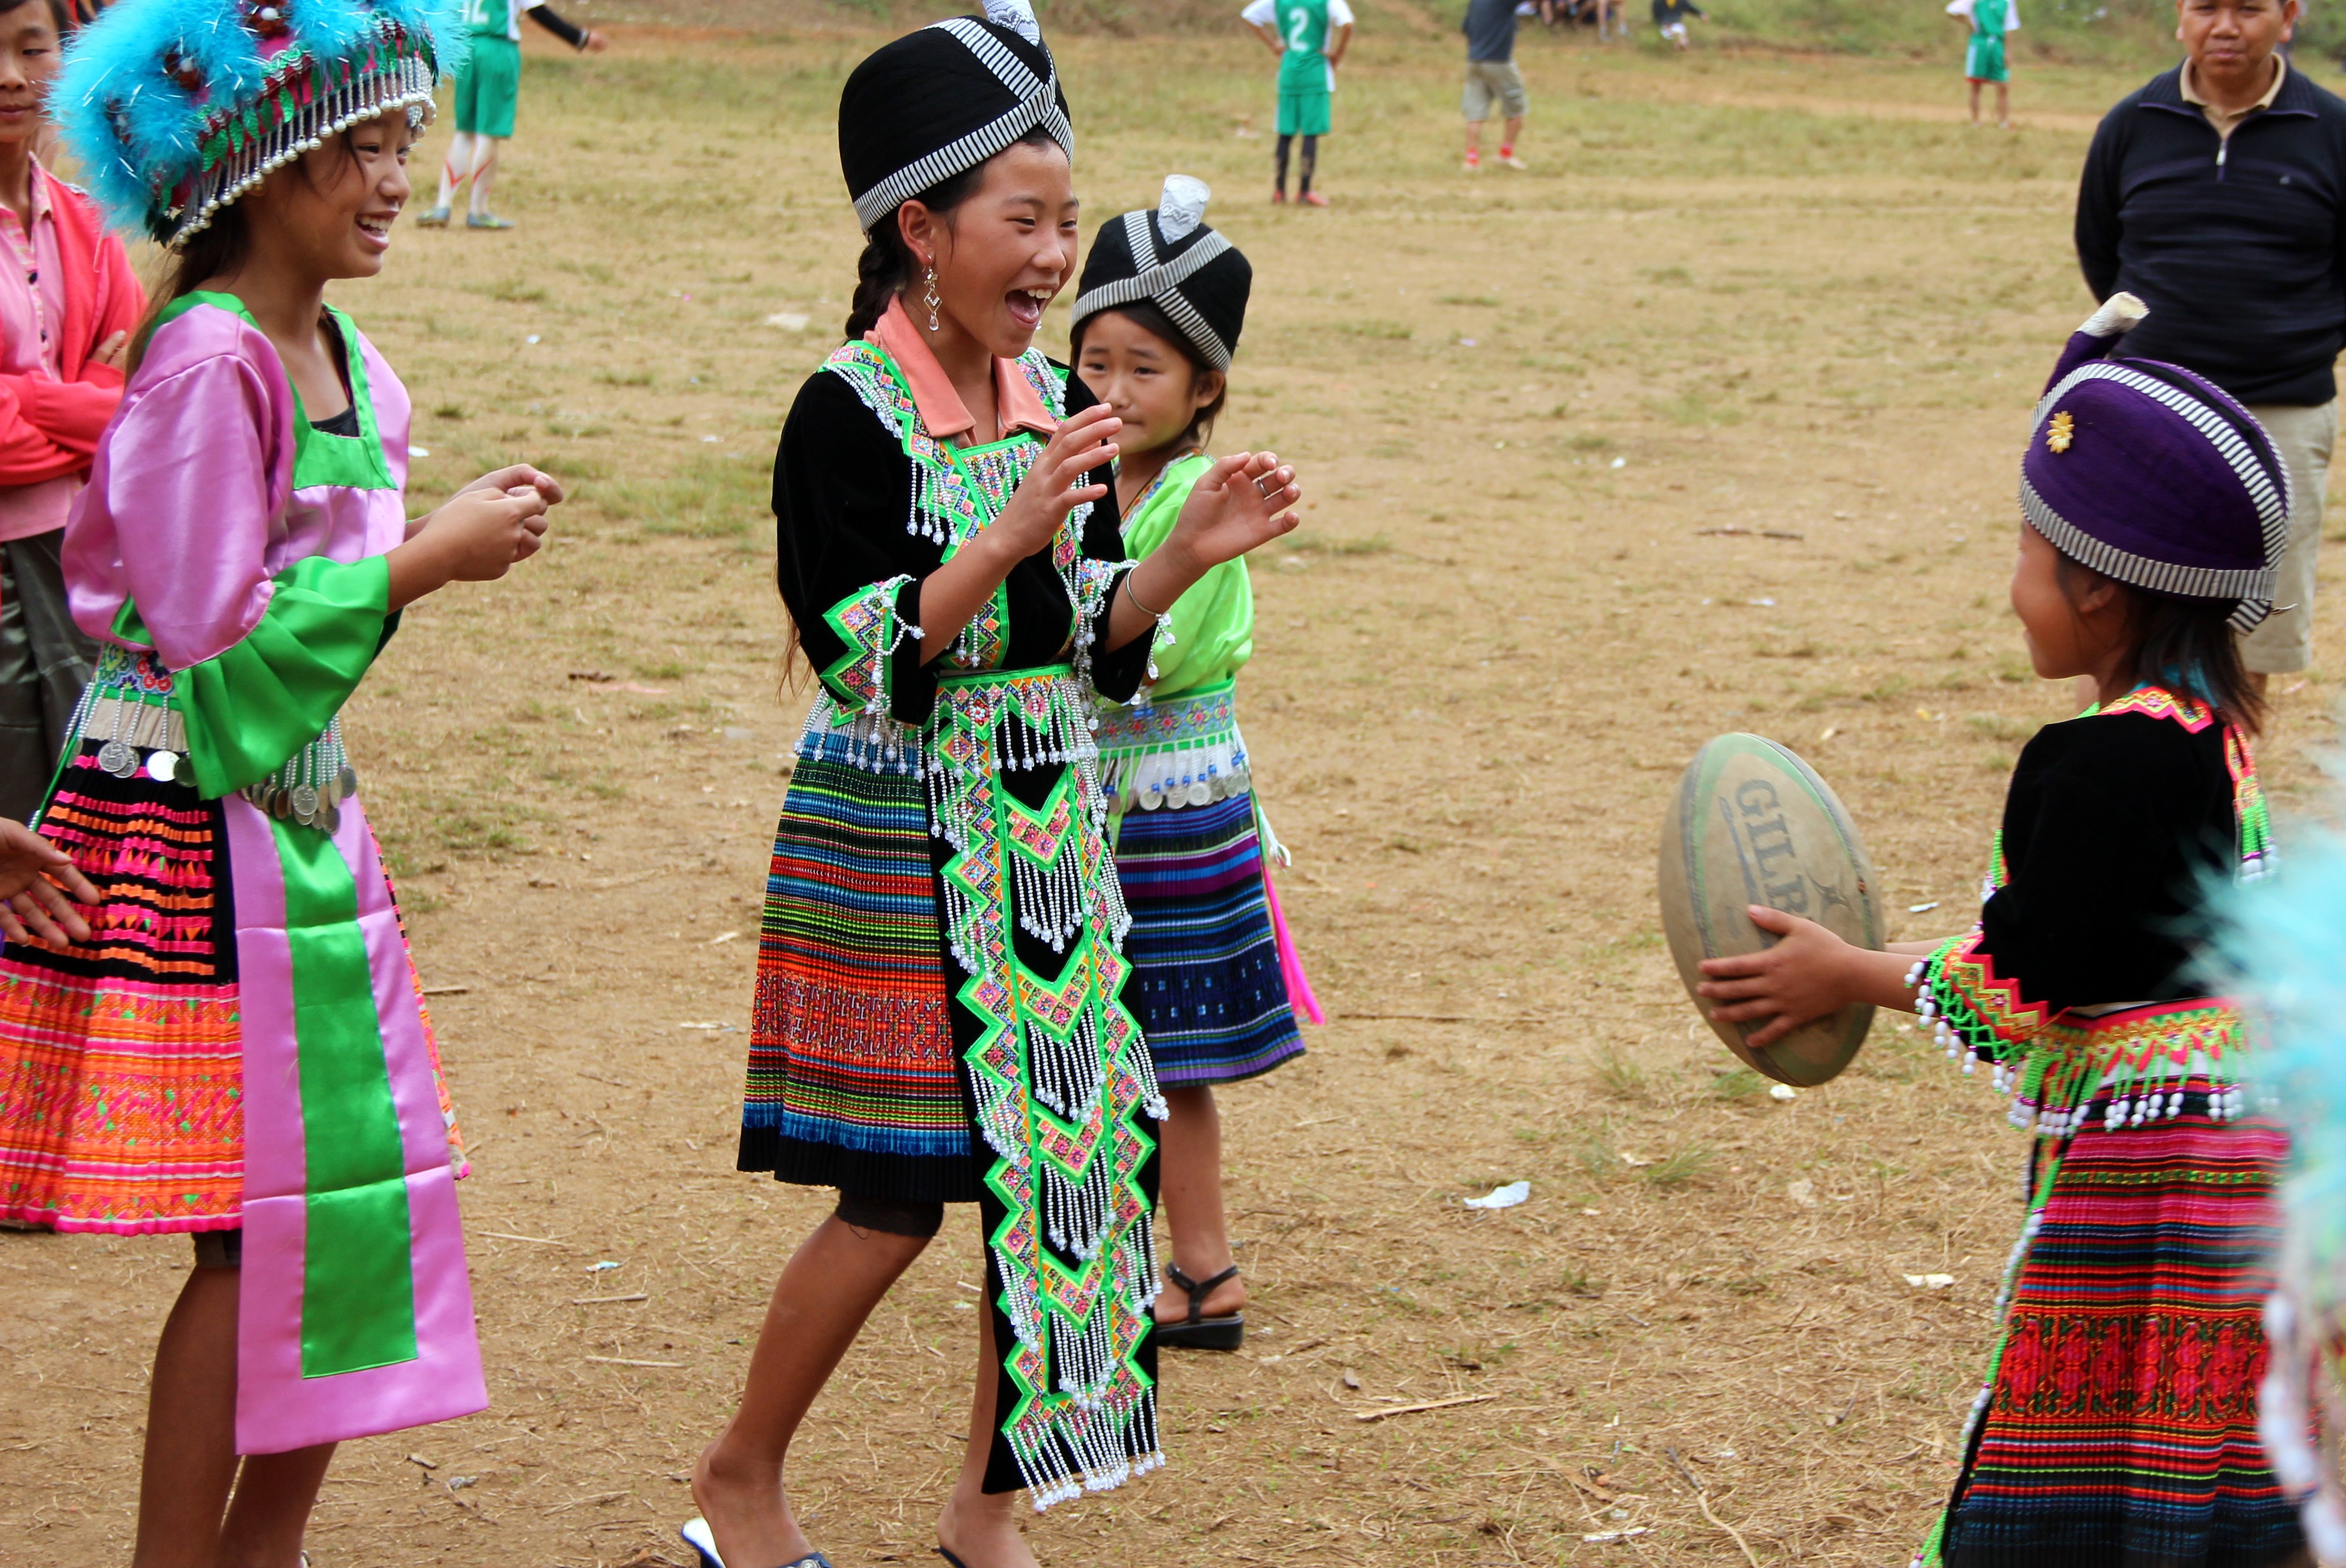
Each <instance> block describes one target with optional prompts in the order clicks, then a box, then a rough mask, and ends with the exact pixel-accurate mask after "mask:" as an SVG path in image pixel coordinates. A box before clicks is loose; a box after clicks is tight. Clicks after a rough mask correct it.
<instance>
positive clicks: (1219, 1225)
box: [1157, 1084, 1246, 1323]
mask: <svg viewBox="0 0 2346 1568" xmlns="http://www.w3.org/2000/svg"><path fill="white" fill-rule="evenodd" d="M1165 1104H1166V1106H1167V1108H1168V1109H1169V1110H1170V1111H1171V1112H1172V1113H1173V1114H1172V1115H1169V1116H1168V1117H1166V1118H1165V1121H1164V1123H1163V1124H1162V1125H1160V1126H1159V1127H1158V1130H1157V1193H1158V1201H1159V1202H1160V1203H1162V1204H1163V1205H1164V1206H1165V1218H1166V1227H1167V1228H1168V1230H1170V1231H1171V1232H1172V1233H1173V1256H1172V1257H1171V1258H1170V1259H1169V1261H1170V1262H1172V1263H1173V1264H1174V1265H1175V1266H1176V1267H1178V1268H1179V1269H1180V1270H1181V1272H1182V1273H1184V1274H1186V1275H1188V1277H1189V1278H1192V1279H1199V1280H1203V1279H1211V1278H1213V1277H1214V1276H1215V1275H1217V1274H1219V1273H1220V1272H1221V1271H1222V1270H1223V1269H1225V1268H1229V1266H1230V1233H1229V1225H1228V1222H1227V1221H1226V1220H1225V1219H1224V1218H1223V1217H1222V1119H1221V1115H1220V1113H1219V1111H1217V1110H1216V1109H1215V1106H1214V1091H1213V1090H1212V1089H1210V1088H1209V1087H1208V1086H1207V1085H1205V1084H1195V1085H1193V1086H1190V1087H1188V1088H1180V1089H1168V1090H1166V1091H1165ZM1245 1305H1246V1282H1245V1281H1244V1280H1242V1279H1239V1278H1236V1277H1235V1276H1234V1277H1232V1278H1229V1279H1226V1280H1224V1281H1223V1282H1222V1283H1221V1284H1219V1285H1217V1286H1215V1287H1214V1288H1213V1289H1212V1290H1211V1291H1210V1292H1209V1293H1208V1294H1207V1297H1206V1305H1205V1315H1206V1316H1207V1317H1209V1318H1222V1317H1227V1316H1229V1314H1230V1313H1232V1312H1236V1311H1238V1310H1239V1308H1242V1307H1244V1306H1245ZM1188 1316H1189V1298H1188V1295H1187V1294H1186V1293H1185V1292H1183V1291H1181V1290H1179V1289H1177V1288H1172V1287H1170V1286H1168V1287H1167V1288H1166V1289H1165V1290H1164V1291H1162V1292H1161V1293H1160V1294H1159V1295H1158V1298H1157V1320H1158V1322H1159V1323H1178V1322H1180V1321H1181V1320H1182V1319H1185V1318H1187V1317H1188Z"/></svg>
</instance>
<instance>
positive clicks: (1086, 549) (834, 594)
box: [774, 365, 1149, 725]
mask: <svg viewBox="0 0 2346 1568" xmlns="http://www.w3.org/2000/svg"><path fill="white" fill-rule="evenodd" d="M1054 369H1055V370H1058V371H1062V372H1063V369H1064V368H1063V367H1058V366H1056V365H1055V366H1054ZM1097 401H1098V400H1097V399H1096V398H1095V397H1093V396H1092V393H1091V389H1090V388H1088V387H1086V385H1085V384H1084V382H1083V378H1081V377H1080V376H1069V377H1067V384H1066V412H1067V413H1069V414H1075V413H1077V412H1081V411H1083V410H1084V409H1086V408H1089V407H1090V406H1091V405H1092V404H1093V403H1094V402H1097ZM1028 439H1030V440H1034V441H1035V442H1036V443H1038V444H1039V443H1040V441H1041V438H1040V437H1029V438H1028ZM1092 479H1093V482H1094V483H1096V484H1109V483H1110V475H1109V473H1108V471H1107V469H1105V468H1103V469H1099V470H1096V471H1095V472H1094V473H1093V475H1092ZM912 494H913V460H912V458H911V457H909V456H908V455H906V453H905V451H904V447H903V442H902V441H901V440H900V439H899V438H898V437H897V436H896V435H894V434H892V433H890V432H889V431H888V430H887V429H886V428H885V427H884V426H882V424H881V423H880V420H879V417H878V416H877V415H875V414H874V413H873V412H872V410H871V409H869V408H867V407H866V406H865V405H864V403H863V401H862V398H861V397H859V396H858V395H857V394H856V391H855V389H854V388H853V387H852V386H851V385H849V384H848V382H846V381H845V380H844V379H842V378H841V376H839V375H838V374H836V373H834V372H830V371H818V372H815V373H814V374H813V375H811V376H809V377H808V378H807V381H806V384H805V385H803V386H801V388H799V395H798V398H797V401H796V402H793V403H792V404H791V405H790V417H789V418H788V419H787V420H785V421H784V422H783V424H782V442H781V447H780V451H779V452H778V453H776V455H775V459H774V522H775V531H776V535H775V536H776V545H777V548H776V553H775V579H776V583H777V585H779V586H780V589H781V594H782V603H783V605H784V606H787V607H788V608H789V610H790V619H791V620H792V621H793V622H794V623H795V624H796V625H797V626H798V630H799V636H800V639H801V644H802V646H803V647H804V648H805V650H806V653H807V656H808V657H809V658H811V660H812V661H813V663H814V667H815V669H816V670H817V671H821V670H824V669H827V668H829V667H831V664H832V663H833V661H835V660H837V659H838V658H839V657H841V655H842V654H844V653H845V652H847V651H848V648H847V645H846V643H845V642H843V641H842V640H841V638H840V636H838V634H837V633H836V632H834V631H833V630H832V629H831V626H830V625H829V624H828V623H826V622H825V621H824V619H823V613H824V612H825V611H826V610H829V609H831V607H833V606H836V605H837V604H839V603H840V601H841V600H842V599H845V598H848V597H850V596H852V595H854V594H856V593H858V592H860V591H862V590H863V589H866V588H869V587H871V586H872V585H874V584H878V583H884V582H887V581H888V580H889V579H891V578H892V577H898V576H909V577H910V578H912V581H911V582H908V583H906V584H904V585H903V587H902V588H901V589H899V590H898V592H897V596H896V605H897V614H898V616H899V618H900V619H902V620H903V621H905V622H906V623H908V624H912V625H917V624H918V622H919V616H920V592H921V583H922V581H923V579H924V578H926V577H927V576H928V575H929V574H930V573H931V572H933V571H935V570H936V569H937V568H938V567H939V566H940V565H943V563H944V559H945V552H944V546H943V545H939V544H937V543H936V542H935V541H933V540H932V539H929V538H925V537H923V535H919V534H917V533H913V532H910V531H908V529H907V527H906V521H907V519H908V518H909V516H910V515H911V512H912ZM1113 494H1114V492H1113V489H1111V491H1110V495H1111V497H1112V496H1113ZM1083 553H1084V555H1086V556H1087V557H1089V558H1091V559H1093V560H1101V561H1121V560H1123V559H1124V558H1125V551H1124V540H1123V536H1122V534H1121V532H1120V530H1119V529H1118V528H1117V517H1116V507H1115V505H1114V503H1113V500H1112V499H1111V500H1107V501H1101V502H1097V503H1095V504H1094V505H1093V506H1092V510H1091V515H1090V516H1089V518H1088V519H1087V520H1086V523H1085V524H1084V530H1083ZM998 602H999V603H1000V604H1002V605H1004V606H1006V608H1007V612H1008V613H1007V615H1006V616H1005V619H1006V622H1007V626H1006V632H1007V639H1008V640H1007V647H1006V648H1005V653H1004V657H1003V662H1002V666H1001V667H1002V668H1005V669H1014V670H1015V669H1027V668H1032V667H1035V666H1037V665H1047V664H1053V663H1057V662H1060V661H1063V660H1065V659H1066V657H1068V653H1069V650H1070V648H1071V646H1072V643H1073V641H1074V636H1075V607H1074V606H1073V605H1071V604H1070V603H1069V602H1068V598H1067V590H1066V584H1064V583H1063V582H1062V581H1061V580H1060V577H1059V574H1058V572H1057V570H1056V568H1055V567H1054V566H1053V565H1052V563H1051V552H1050V549H1049V547H1048V546H1045V548H1044V549H1041V550H1038V551H1036V552H1035V554H1034V555H1029V556H1027V557H1026V558H1025V560H1023V561H1021V562H1019V563H1018V565H1015V566H1014V567H1012V568H1011V570H1010V575H1009V577H1008V578H1007V579H1006V580H1005V582H1004V584H1003V593H1002V595H1001V596H1000V599H999V601H998ZM1114 603H1115V595H1114V594H1113V593H1110V594H1109V595H1108V596H1107V597H1105V598H1104V599H1103V600H1102V601H1101V606H1100V612H1099V614H1098V616H1096V627H1095V631H1096V635H1097V636H1099V637H1100V638H1101V639H1102V640H1105V637H1106V636H1107V618H1108V611H1109V609H1110V608H1111V607H1112V606H1113V605H1114ZM1148 647H1149V638H1148V636H1145V635H1144V636H1137V637H1135V638H1134V639H1133V640H1132V641H1131V642H1129V643H1127V644H1126V645H1125V646H1124V647H1122V648H1120V649H1118V650H1117V651H1116V652H1114V653H1107V652H1103V651H1095V653H1094V655H1093V657H1092V683H1093V685H1094V686H1095V687H1096V688H1097V689H1098V691H1099V692H1100V694H1101V695H1102V696H1104V697H1109V698H1111V699H1114V700H1118V701H1121V700H1125V699H1128V698H1129V697H1131V696H1132V694H1133V693H1134V692H1135V691H1136V690H1137V689H1138V688H1139V685H1140V677H1141V675H1142V673H1143V671H1144V670H1146V668H1147V667H1148ZM922 652H923V647H922V644H921V642H920V641H919V640H917V639H915V638H913V637H910V636H907V637H905V638H904V639H903V642H902V643H901V644H899V645H898V646H897V648H896V651H895V654H894V656H893V657H892V659H891V660H890V662H889V691H890V708H891V711H892V716H893V717H894V718H897V719H898V720H900V721H901V722H903V723H906V724H912V725H920V724H924V723H926V722H927V721H928V718H929V712H930V709H931V708H933V706H934V704H935V700H936V685H937V677H938V676H939V675H941V674H945V673H949V672H950V671H951V670H952V669H953V666H952V665H951V663H950V662H948V657H949V656H948V657H939V658H938V659H936V660H934V661H933V662H931V663H929V664H926V665H923V663H922V662H921V654H922Z"/></svg>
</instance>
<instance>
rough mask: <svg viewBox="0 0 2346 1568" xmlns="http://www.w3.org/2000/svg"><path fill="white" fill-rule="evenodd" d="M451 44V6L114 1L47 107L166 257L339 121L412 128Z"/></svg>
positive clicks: (407, 0) (79, 43)
mask: <svg viewBox="0 0 2346 1568" xmlns="http://www.w3.org/2000/svg"><path fill="white" fill-rule="evenodd" d="M464 42H465V40H464V29H463V28H462V26H461V25H459V23H458V18H457V13H456V9H455V6H454V3H453V0H117V4H116V5H110V6H108V7H107V9H106V11H105V12H103V13H102V14H101V15H99V16H98V18H97V21H95V22H92V23H91V24H90V25H88V26H87V27H84V28H83V29H81V31H80V33H79V34H78V35H76V37H75V38H74V41H73V43H72V44H71V45H70V46H68V47H67V49H66V61H65V70H64V72H63V74H62V75H61V76H59V77H58V79H57V83H56V87H55V88H54V89H52V92H51V97H50V103H51V105H52V107H53V108H54V109H55V111H56V117H57V122H58V125H59V126H60V127H61V128H62V129H63V131H64V133H65V139H66V146H67V147H68V148H71V149H72V151H73V154H74V157H75V158H77V159H79V160H80V163H81V166H82V168H84V169H85V170H86V171H87V176H88V178H89V182H90V187H91V189H92V191H93V192H94V194H95V195H96V196H97V199H98V200H99V202H100V203H101V204H103V205H104V206H105V208H106V209H107V214H108V216H110V217H111V218H112V219H113V220H114V222H115V223H116V224H117V226H118V227H120V228H122V229H129V230H134V231H139V232H144V233H146V234H148V235H149V236H151V237H152V238H154V239H158V240H160V241H162V242H163V243H164V244H165V245H168V246H169V247H171V248H172V249H179V247H181V246H183V245H185V244H186V243H187V242H188V240H189V239H190V238H191V237H193V236H194V235H196V234H198V233H200V232H201V231H202V230H203V229H204V227H205V226H206V225H207V224H209V223H210V222H211V220H212V218H213V215H214V214H216V213H218V212H219V209H221V208H223V207H226V206H228V205H230V203H232V202H234V201H235V200H236V199H238V198H239V197H240V196H242V195H243V194H244V193H245V192H246V191H248V190H250V189H251V188H253V187H254V186H256V185H258V184H260V181H261V179H262V178H263V177H265V176H266V175H267V174H268V173H269V172H270V170H271V169H273V168H278V167H279V166H280V165H281V164H286V163H290V162H291V161H292V160H293V159H295V158H299V157H301V154H303V153H304V152H307V151H308V150H310V149H311V148H314V147H316V146H318V145H319V144H320V143H321V142H323V141H324V140H326V138H328V137H333V136H338V135H340V134H341V133H342V131H343V130H345V129H347V128H348V127H351V126H353V125H357V124H359V123H360V122H362V121H364V120H369V119H372V118H374V117H376V116H378V115H381V114H384V113H386V112H388V111H391V110H393V109H405V110H406V111H407V112H408V116H409V118H410V121H411V122H412V123H413V124H414V125H416V126H418V127H421V126H422V125H423V123H424V122H425V121H426V120H427V119H429V118H430V117H431V113H432V90H433V86H434V85H435V84H436V83H437V81H438V79H439V77H440V76H441V75H442V74H443V73H445V72H448V71H452V70H454V68H455V67H456V66H457V65H459V64H460V63H461V61H462V58H463V54H464Z"/></svg>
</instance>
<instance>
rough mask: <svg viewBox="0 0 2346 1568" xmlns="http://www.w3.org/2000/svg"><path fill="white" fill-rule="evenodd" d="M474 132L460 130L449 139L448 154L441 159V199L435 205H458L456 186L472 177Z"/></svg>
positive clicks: (444, 206) (445, 206) (446, 206)
mask: <svg viewBox="0 0 2346 1568" xmlns="http://www.w3.org/2000/svg"><path fill="white" fill-rule="evenodd" d="M472 173H473V133H472V132H470V131H458V132H457V133H456V134H455V135H454V136H453V137H450V138H449V140H448V156H447V157H446V158H443V159H441V160H440V199H439V200H438V201H436V202H434V203H433V205H434V206H435V207H441V208H449V207H454V206H455V205H456V188H457V187H458V186H460V185H462V184H464V181H465V180H466V179H468V178H471V177H472Z"/></svg>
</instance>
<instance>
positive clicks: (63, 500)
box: [0, 179, 82, 539]
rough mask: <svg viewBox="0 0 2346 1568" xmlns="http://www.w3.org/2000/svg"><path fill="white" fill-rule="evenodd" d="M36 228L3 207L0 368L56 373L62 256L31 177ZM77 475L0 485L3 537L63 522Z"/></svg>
mask: <svg viewBox="0 0 2346 1568" xmlns="http://www.w3.org/2000/svg"><path fill="white" fill-rule="evenodd" d="M32 187H33V232H32V233H31V235H30V236H27V235H26V232H25V226H24V224H23V223H21V222H19V221H18V220H17V218H16V214H15V212H14V211H12V210H10V209H8V208H6V207H0V374H8V375H44V376H46V377H48V379H49V380H51V381H56V380H58V379H60V378H59V376H58V373H57V366H58V359H57V353H58V350H57V336H56V335H57V332H58V331H59V330H60V328H61V325H62V323H63V322H64V321H65V319H66V283H65V274H64V272H63V270H61V268H60V264H59V262H58V260H57V220H56V214H55V213H53V212H52V211H50V209H49V189H48V185H47V183H46V181H44V180H39V179H36V180H34V181H32ZM81 483H82V482H81V480H80V478H79V477H78V476H76V475H74V474H70V473H68V474H66V475H64V476H63V477H61V478H57V479H49V480H44V481H42V482H41V483H40V484H0V539H24V538H28V537H30V536H31V535H35V534H46V533H47V532H48V531H49V530H50V529H52V528H62V527H64V526H65V525H66V512H67V511H69V510H70V509H71V508H72V506H73V498H74V496H75V495H76V494H78V493H79V492H80V490H81Z"/></svg>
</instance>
